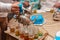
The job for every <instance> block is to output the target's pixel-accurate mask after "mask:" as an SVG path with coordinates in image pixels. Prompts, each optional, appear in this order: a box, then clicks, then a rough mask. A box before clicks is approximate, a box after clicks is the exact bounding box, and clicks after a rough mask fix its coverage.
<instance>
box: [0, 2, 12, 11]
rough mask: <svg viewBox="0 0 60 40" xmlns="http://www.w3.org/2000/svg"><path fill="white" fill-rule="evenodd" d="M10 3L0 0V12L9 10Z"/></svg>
mask: <svg viewBox="0 0 60 40" xmlns="http://www.w3.org/2000/svg"><path fill="white" fill-rule="evenodd" d="M11 6H12V4H11V3H2V2H0V12H11Z"/></svg>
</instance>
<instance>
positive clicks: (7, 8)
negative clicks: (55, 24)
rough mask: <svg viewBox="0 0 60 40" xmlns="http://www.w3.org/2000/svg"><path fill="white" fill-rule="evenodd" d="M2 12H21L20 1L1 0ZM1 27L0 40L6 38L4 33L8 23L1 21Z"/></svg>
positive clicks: (0, 8)
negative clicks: (6, 0) (7, 0)
mask: <svg viewBox="0 0 60 40" xmlns="http://www.w3.org/2000/svg"><path fill="white" fill-rule="evenodd" d="M0 12H8V13H10V12H12V13H15V14H17V13H18V12H19V6H18V3H17V2H16V3H13V4H12V3H3V2H0ZM3 25H4V26H3ZM0 28H1V33H0V35H1V37H0V40H6V34H5V33H4V31H5V30H6V24H4V22H1V21H0Z"/></svg>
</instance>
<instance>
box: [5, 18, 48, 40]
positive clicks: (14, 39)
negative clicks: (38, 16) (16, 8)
mask: <svg viewBox="0 0 60 40" xmlns="http://www.w3.org/2000/svg"><path fill="white" fill-rule="evenodd" d="M14 21H15V22H14ZM9 24H10V25H12V24H16V25H18V23H17V21H16V19H14V18H13V19H12V20H11V21H10V23H9ZM16 25H15V26H16ZM39 28H40V31H43V35H44V36H43V37H42V38H43V39H45V37H46V36H47V35H48V33H47V31H45V30H44V28H43V27H40V26H39ZM5 33H6V34H7V40H21V39H20V36H15V34H14V33H13V34H12V33H10V31H9V30H7V31H5Z"/></svg>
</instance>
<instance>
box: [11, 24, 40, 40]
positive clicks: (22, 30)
mask: <svg viewBox="0 0 60 40" xmlns="http://www.w3.org/2000/svg"><path fill="white" fill-rule="evenodd" d="M38 32H39V29H38V28H37V27H35V26H34V25H29V26H27V25H24V26H23V25H22V24H19V25H18V26H17V27H10V33H15V35H16V36H20V38H22V39H24V40H34V39H38Z"/></svg>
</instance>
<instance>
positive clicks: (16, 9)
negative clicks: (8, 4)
mask: <svg viewBox="0 0 60 40" xmlns="http://www.w3.org/2000/svg"><path fill="white" fill-rule="evenodd" d="M18 4H19V2H16V3H13V4H12V8H11V11H12V12H13V13H16V14H18V13H19V10H20V9H19V6H18Z"/></svg>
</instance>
